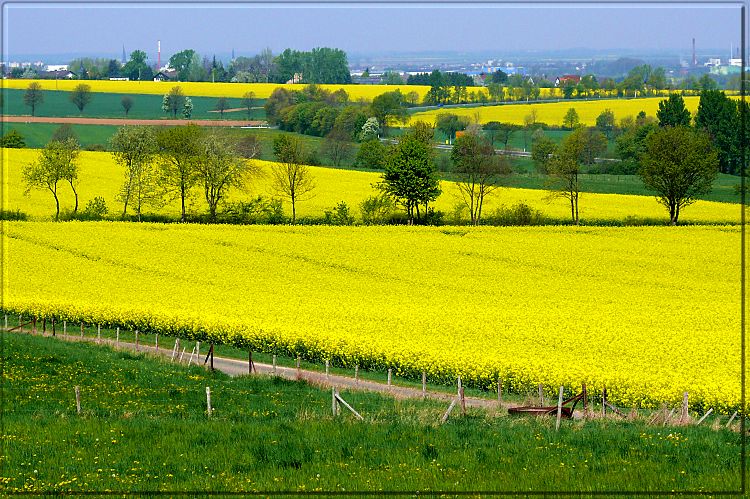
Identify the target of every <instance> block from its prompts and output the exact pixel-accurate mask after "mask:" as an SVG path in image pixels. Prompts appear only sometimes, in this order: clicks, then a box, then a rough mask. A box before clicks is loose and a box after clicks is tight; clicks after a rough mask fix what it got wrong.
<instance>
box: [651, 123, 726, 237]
mask: <svg viewBox="0 0 750 499" xmlns="http://www.w3.org/2000/svg"><path fill="white" fill-rule="evenodd" d="M718 172H719V158H718V154H717V151H716V149H715V148H714V147H713V146H712V145H711V140H710V138H709V137H708V135H707V134H705V133H704V132H696V131H693V130H691V129H690V128H687V127H684V126H675V127H665V128H660V129H659V130H657V131H655V132H654V133H652V134H651V135H650V136H649V137H648V139H647V140H646V151H645V152H644V154H643V157H642V158H641V169H640V170H639V175H640V176H641V179H643V184H644V185H645V186H646V187H647V188H649V189H651V190H653V191H656V193H657V194H656V199H657V200H658V201H659V203H661V204H662V205H664V207H665V208H667V210H668V211H669V221H670V223H671V224H672V225H676V224H677V222H678V220H679V217H680V211H681V210H682V208H684V207H685V206H687V205H689V204H691V203H693V202H695V200H696V197H697V196H700V195H702V194H708V193H709V192H711V187H712V185H713V182H714V180H716V177H717V175H718Z"/></svg>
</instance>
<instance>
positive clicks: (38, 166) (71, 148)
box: [21, 140, 79, 221]
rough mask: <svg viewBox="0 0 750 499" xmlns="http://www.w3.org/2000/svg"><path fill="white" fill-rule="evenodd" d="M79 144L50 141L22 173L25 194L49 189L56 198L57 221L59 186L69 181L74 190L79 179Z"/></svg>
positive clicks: (57, 215)
mask: <svg viewBox="0 0 750 499" xmlns="http://www.w3.org/2000/svg"><path fill="white" fill-rule="evenodd" d="M78 152H79V149H78V144H76V143H74V142H73V141H64V142H61V141H57V140H53V141H50V142H49V143H48V144H47V145H46V146H44V148H43V149H42V150H41V151H40V152H39V157H38V158H37V160H36V161H34V162H33V163H31V164H29V165H27V166H26V167H25V168H24V169H23V172H22V174H21V175H22V177H23V180H24V183H25V184H26V191H25V194H28V193H29V192H30V191H31V189H47V190H49V191H50V192H51V193H52V196H53V197H54V198H55V207H56V211H55V220H56V221H57V220H59V219H60V199H59V198H58V195H57V184H58V183H60V182H61V181H68V182H69V183H70V186H71V187H72V188H74V183H75V181H76V180H77V179H78V165H77V163H76V160H77V159H78ZM74 193H75V194H76V211H77V210H78V193H77V192H75V190H74Z"/></svg>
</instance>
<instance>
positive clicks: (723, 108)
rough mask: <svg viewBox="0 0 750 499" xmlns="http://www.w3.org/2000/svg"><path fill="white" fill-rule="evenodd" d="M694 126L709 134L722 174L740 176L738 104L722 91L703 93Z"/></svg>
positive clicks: (704, 91) (706, 91) (705, 91)
mask: <svg viewBox="0 0 750 499" xmlns="http://www.w3.org/2000/svg"><path fill="white" fill-rule="evenodd" d="M695 126H696V128H698V129H700V130H704V131H706V132H707V133H708V134H709V136H710V137H711V140H712V141H713V143H714V145H715V146H716V148H717V149H718V153H719V167H720V169H721V171H722V172H723V173H730V174H736V173H740V165H741V160H740V159H741V158H740V155H739V145H740V144H741V142H740V130H741V126H740V119H739V113H738V112H737V104H736V103H735V101H734V100H732V99H730V98H729V97H727V96H726V94H725V93H724V92H722V91H719V90H703V91H702V92H701V97H700V101H699V103H698V112H697V113H696V115H695Z"/></svg>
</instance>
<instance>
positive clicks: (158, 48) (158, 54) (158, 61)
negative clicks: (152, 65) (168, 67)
mask: <svg viewBox="0 0 750 499" xmlns="http://www.w3.org/2000/svg"><path fill="white" fill-rule="evenodd" d="M156 70H157V71H161V40H157V41H156Z"/></svg>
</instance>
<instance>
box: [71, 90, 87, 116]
mask: <svg viewBox="0 0 750 499" xmlns="http://www.w3.org/2000/svg"><path fill="white" fill-rule="evenodd" d="M91 98H92V95H91V85H86V84H85V83H80V84H78V85H76V86H75V88H74V89H73V90H72V91H71V92H70V102H72V103H73V104H74V105H75V107H77V108H78V111H79V112H81V113H83V109H84V108H85V107H86V106H87V105H88V104H89V102H91Z"/></svg>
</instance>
